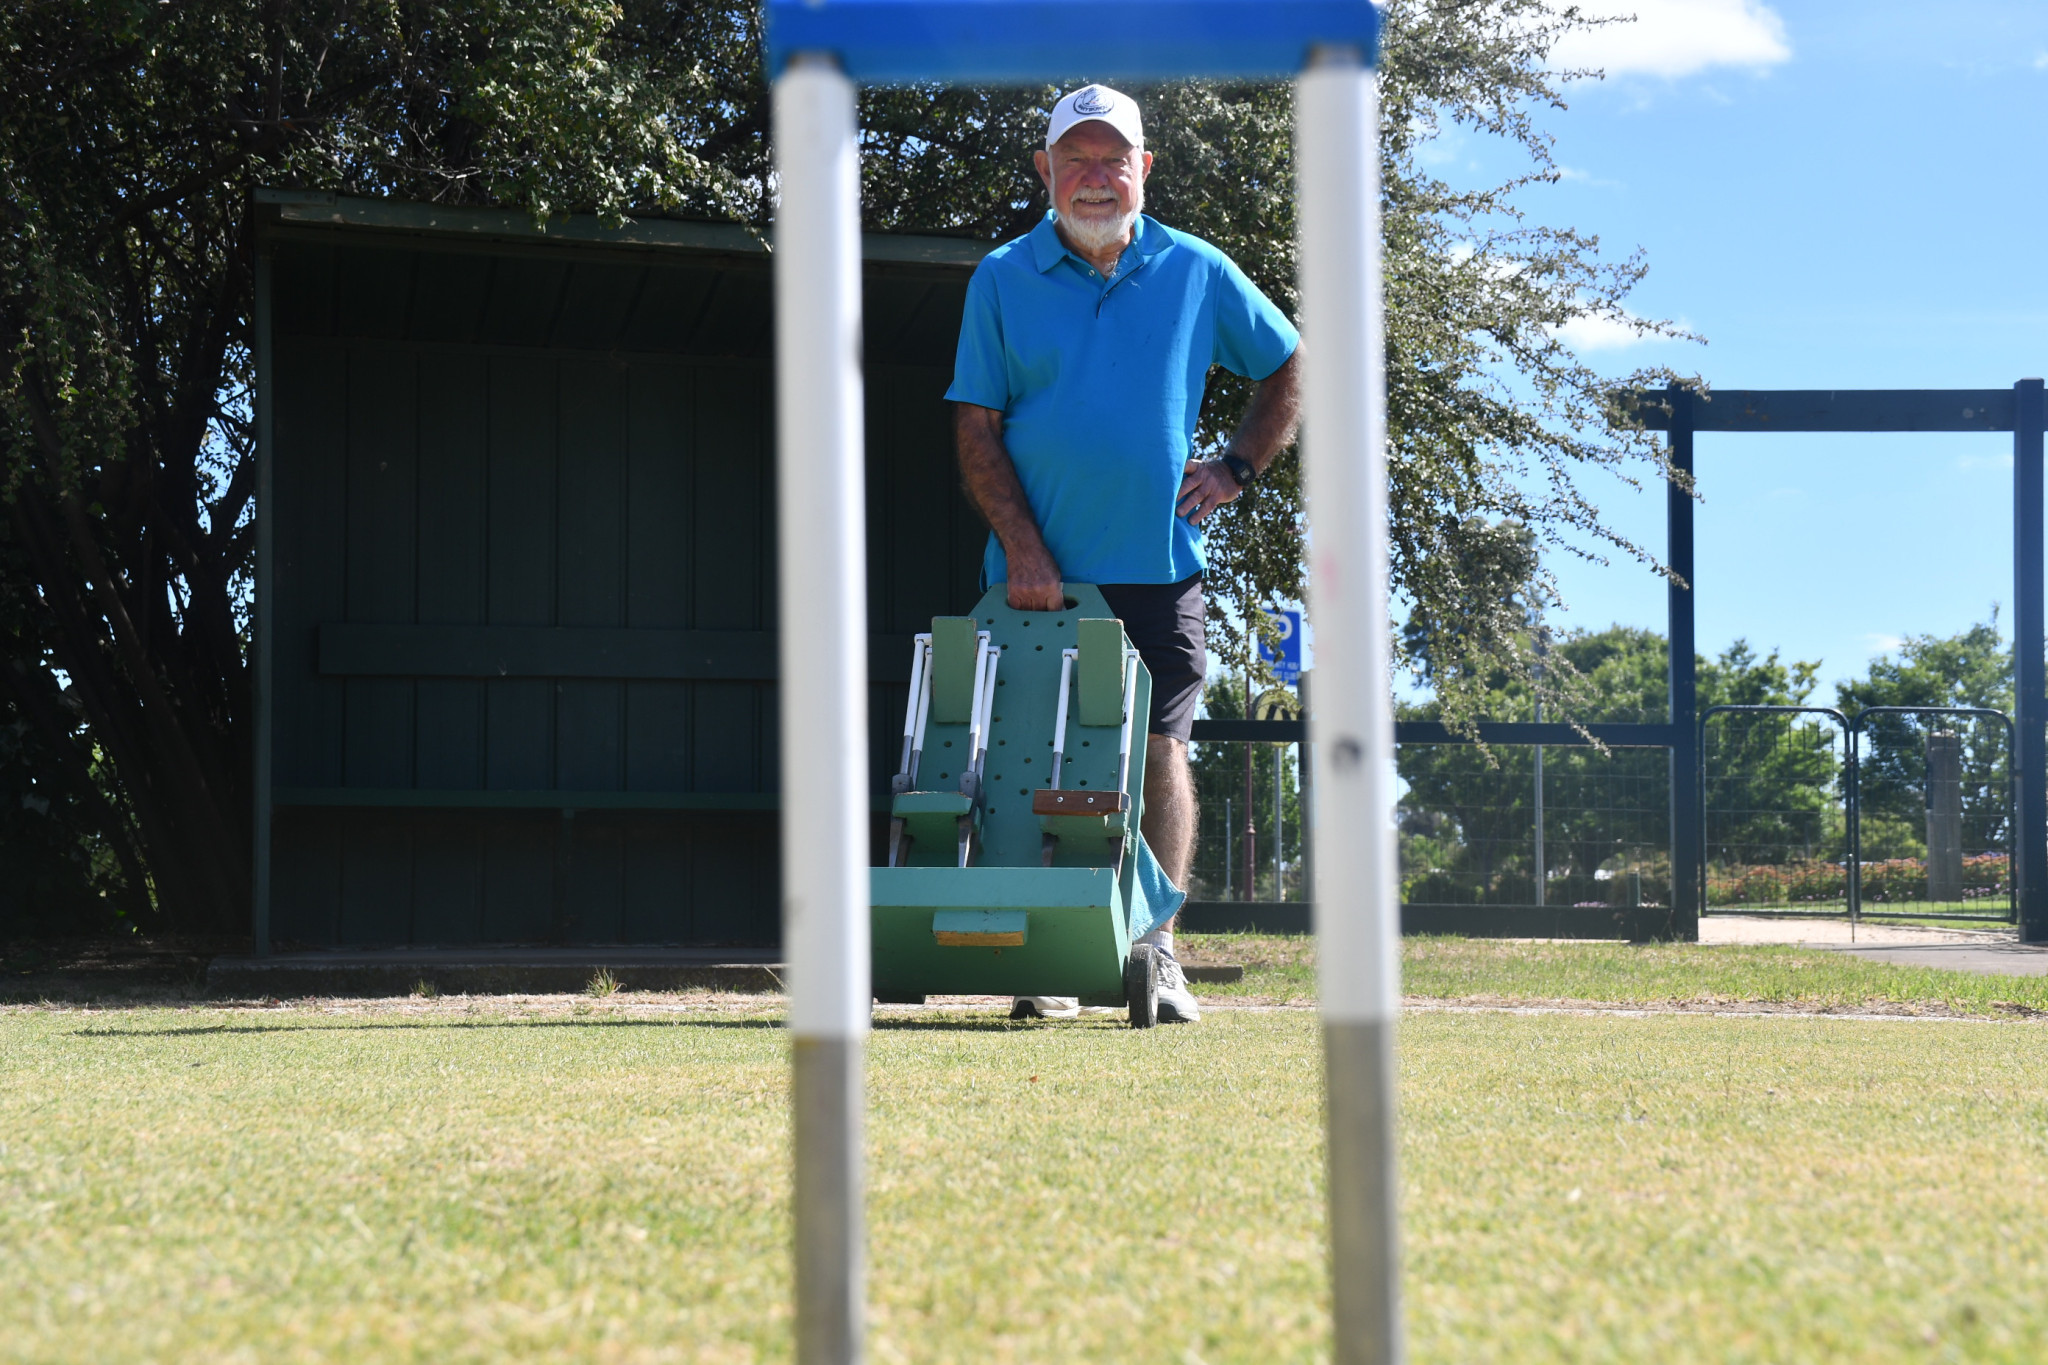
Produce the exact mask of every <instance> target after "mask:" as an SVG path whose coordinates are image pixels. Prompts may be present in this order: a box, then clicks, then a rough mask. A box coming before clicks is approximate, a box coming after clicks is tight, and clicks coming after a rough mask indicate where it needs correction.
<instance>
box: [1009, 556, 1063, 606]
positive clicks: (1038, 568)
mask: <svg viewBox="0 0 2048 1365" xmlns="http://www.w3.org/2000/svg"><path fill="white" fill-rule="evenodd" d="M1009 561H1010V582H1009V590H1010V592H1009V602H1010V609H1011V610H1012V611H1060V610H1062V609H1064V608H1065V607H1066V605H1067V594H1066V589H1065V588H1064V586H1062V584H1061V583H1060V566H1059V565H1057V564H1055V563H1053V562H1052V556H1051V555H1049V554H1046V553H1044V552H1042V551H1041V552H1040V553H1038V554H1023V555H1010V556H1009Z"/></svg>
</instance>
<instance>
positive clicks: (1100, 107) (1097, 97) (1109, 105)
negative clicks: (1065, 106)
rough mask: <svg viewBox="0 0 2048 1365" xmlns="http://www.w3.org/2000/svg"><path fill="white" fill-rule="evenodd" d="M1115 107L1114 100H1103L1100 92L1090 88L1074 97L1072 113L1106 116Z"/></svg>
mask: <svg viewBox="0 0 2048 1365" xmlns="http://www.w3.org/2000/svg"><path fill="white" fill-rule="evenodd" d="M1115 107H1116V101H1115V100H1113V99H1106V98H1104V96H1103V93H1102V92H1101V91H1100V90H1096V89H1094V88H1092V87H1091V88H1089V89H1087V90H1083V91H1082V92H1081V93H1080V94H1078V95H1076V96H1074V112H1075V113H1077V114H1088V115H1095V114H1106V113H1108V112H1109V111H1110V110H1111V109H1114V108H1115Z"/></svg>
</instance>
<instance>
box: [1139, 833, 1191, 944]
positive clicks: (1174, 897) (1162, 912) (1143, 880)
mask: <svg viewBox="0 0 2048 1365" xmlns="http://www.w3.org/2000/svg"><path fill="white" fill-rule="evenodd" d="M1132 880H1133V883H1134V886H1133V889H1132V891H1131V941H1132V942H1133V943H1135V942H1137V941H1138V940H1139V939H1141V938H1143V937H1144V936H1145V935H1147V934H1149V933H1151V932H1152V931H1153V930H1154V929H1157V928H1158V927H1159V926H1160V925H1162V924H1164V923H1166V922H1167V921H1168V920H1170V919H1172V918H1173V917H1174V915H1175V914H1177V913H1179V911H1180V907H1181V902H1183V901H1185V900H1186V899H1187V898H1188V893H1187V892H1185V891H1183V890H1181V889H1180V888H1179V887H1177V886H1175V885H1174V884H1173V883H1172V882H1170V881H1168V880H1167V879H1166V869H1165V868H1163V867H1161V866H1160V865H1159V860H1158V859H1157V858H1155V857H1153V856H1152V846H1151V845H1150V844H1148V843H1146V842H1145V836H1144V835H1142V834H1141V835H1139V836H1138V875H1137V876H1136V877H1135V878H1133V879H1132Z"/></svg>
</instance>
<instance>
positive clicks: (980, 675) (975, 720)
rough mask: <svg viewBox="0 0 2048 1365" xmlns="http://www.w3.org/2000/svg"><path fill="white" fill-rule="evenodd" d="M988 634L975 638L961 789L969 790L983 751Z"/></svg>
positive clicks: (979, 634) (981, 633)
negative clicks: (964, 765) (983, 713)
mask: <svg viewBox="0 0 2048 1365" xmlns="http://www.w3.org/2000/svg"><path fill="white" fill-rule="evenodd" d="M988 654H989V649H988V632H987V631H985V630H984V631H980V632H978V633H977V634H976V635H975V637H974V689H973V690H972V691H971V692H969V693H968V694H967V696H968V703H967V764H966V769H965V771H963V772H962V773H961V774H960V789H961V790H962V791H965V790H967V779H968V778H969V777H970V776H972V775H974V773H975V772H976V768H975V763H974V757H975V755H976V754H978V753H979V752H980V751H981V735H982V730H981V688H982V683H983V681H984V680H985V679H986V678H987V677H988Z"/></svg>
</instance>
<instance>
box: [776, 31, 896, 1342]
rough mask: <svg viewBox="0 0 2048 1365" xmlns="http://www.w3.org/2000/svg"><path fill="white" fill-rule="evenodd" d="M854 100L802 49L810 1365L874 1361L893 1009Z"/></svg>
mask: <svg viewBox="0 0 2048 1365" xmlns="http://www.w3.org/2000/svg"><path fill="white" fill-rule="evenodd" d="M854 109H855V106H854V87H853V82H852V81H850V80H848V79H847V77H846V76H845V75H844V74H843V73H842V72H841V71H840V69H839V67H838V64H837V63H836V62H835V61H833V60H832V59H830V58H827V57H819V56H815V55H799V56H797V57H795V58H793V59H792V60H791V61H790V63H789V65H788V67H787V68H786V69H785V70H784V71H783V73H782V74H781V75H780V76H779V77H777V78H776V81H775V90H774V116H775V169H776V174H777V176H778V178H779V179H780V182H781V190H782V206H781V211H780V212H779V214H778V215H777V217H776V231H775V375H776V386H775V399H776V406H775V418H776V426H777V430H778V433H779V439H778V441H777V445H776V460H777V465H776V471H777V472H776V504H777V535H778V540H779V549H778V555H779V559H778V569H779V574H780V579H781V581H780V584H779V604H780V611H781V618H780V627H781V629H780V632H779V637H780V640H781V659H780V664H779V673H780V678H781V689H780V690H781V725H782V901H783V911H782V942H783V951H784V952H785V953H786V954H787V960H788V962H789V1026H790V1036H791V1045H792V1046H791V1051H792V1054H793V1055H792V1074H791V1116H792V1122H793V1127H794V1129H795V1162H796V1181H795V1226H796V1359H797V1361H798V1362H799V1365H855V1362H858V1361H859V1360H861V1358H862V1356H863V1353H864V1341H863V1335H864V1333H863V1326H864V1319H865V1316H866V1234H865V1227H864V1220H863V1216H862V1207H861V1204H862V1187H863V1179H862V1159H861V1157H862V1152H861V1148H862V1139H861V1129H862V1122H861V1120H862V1111H863V1108H864V1102H865V1096H864V1093H863V1090H864V1087H863V1084H862V1079H863V1074H864V1071H863V1066H862V1052H863V1043H864V1041H865V1039H866V1036H867V1031H868V1025H869V1020H870V1018H871V1016H872V1013H873V1004H874V1002H873V996H872V993H871V989H870V983H869V965H868V793H867V785H868V774H867V766H868V764H867V732H868V729H867V723H868V716H867V548H866V532H865V517H866V507H865V498H864V492H863V488H864V479H865V473H864V468H863V450H862V397H861V374H860V161H859V150H858V144H857V143H856V141H855V122H854V118H855V116H854Z"/></svg>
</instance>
